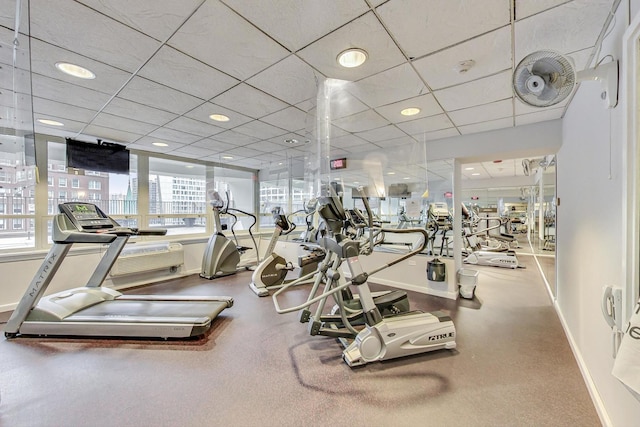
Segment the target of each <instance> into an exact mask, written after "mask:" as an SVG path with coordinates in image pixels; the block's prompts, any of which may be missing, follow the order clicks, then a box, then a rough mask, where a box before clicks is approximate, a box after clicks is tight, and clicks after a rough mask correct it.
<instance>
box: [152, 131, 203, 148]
mask: <svg viewBox="0 0 640 427" xmlns="http://www.w3.org/2000/svg"><path fill="white" fill-rule="evenodd" d="M148 136H150V137H152V138H158V139H163V140H165V141H171V142H179V143H180V144H191V143H192V142H196V141H199V140H201V139H202V137H201V136H199V135H193V134H190V133H186V132H182V131H178V130H174V129H169V128H167V127H161V128H158V129H156V130H154V131H153V132H151V133H149V135H148Z"/></svg>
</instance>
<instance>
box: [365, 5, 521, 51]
mask: <svg viewBox="0 0 640 427" xmlns="http://www.w3.org/2000/svg"><path fill="white" fill-rule="evenodd" d="M509 3H510V2H509V0H483V1H481V2H476V1H468V0H430V1H424V0H390V1H389V2H387V3H385V4H383V5H382V6H380V7H378V8H377V9H376V10H377V11H378V13H379V14H380V16H381V17H382V20H383V22H384V24H385V26H386V27H387V28H388V29H389V30H390V31H391V34H393V36H394V38H395V39H396V40H397V41H398V43H399V44H400V47H401V48H402V49H403V50H404V51H405V52H406V54H407V56H409V57H410V58H411V57H414V58H417V57H420V56H422V55H425V54H428V53H431V52H434V51H436V50H439V49H442V48H444V47H447V46H452V45H454V44H456V43H459V42H462V41H464V40H467V39H470V38H472V37H475V36H478V35H480V34H483V33H485V32H488V31H492V30H495V29H497V28H499V27H502V26H505V25H508V24H509V22H510V10H511V8H510V6H509Z"/></svg>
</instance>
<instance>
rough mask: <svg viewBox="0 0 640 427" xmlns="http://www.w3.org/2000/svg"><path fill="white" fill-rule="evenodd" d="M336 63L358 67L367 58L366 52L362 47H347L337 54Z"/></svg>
mask: <svg viewBox="0 0 640 427" xmlns="http://www.w3.org/2000/svg"><path fill="white" fill-rule="evenodd" d="M337 59H338V64H340V65H342V66H343V67H345V68H354V67H359V66H360V65H362V64H364V62H365V61H366V60H367V52H365V51H364V50H362V49H347V50H345V51H342V52H340V54H339V55H338V58H337Z"/></svg>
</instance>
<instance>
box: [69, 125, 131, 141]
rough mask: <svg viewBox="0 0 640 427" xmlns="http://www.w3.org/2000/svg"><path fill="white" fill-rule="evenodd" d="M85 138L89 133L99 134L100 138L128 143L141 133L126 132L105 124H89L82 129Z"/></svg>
mask: <svg viewBox="0 0 640 427" xmlns="http://www.w3.org/2000/svg"><path fill="white" fill-rule="evenodd" d="M82 133H83V134H84V135H85V138H87V139H90V137H89V135H100V136H101V137H102V138H104V139H106V140H109V141H113V142H123V143H130V142H134V141H136V140H138V139H139V138H141V137H142V135H140V134H137V133H131V132H126V131H124V130H121V129H113V128H109V127H105V126H96V125H89V126H87V127H86V128H84V129H83V130H82Z"/></svg>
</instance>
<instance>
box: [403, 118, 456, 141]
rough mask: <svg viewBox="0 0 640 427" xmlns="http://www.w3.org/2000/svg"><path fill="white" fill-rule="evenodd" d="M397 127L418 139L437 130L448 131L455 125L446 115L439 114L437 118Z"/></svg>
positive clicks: (405, 123) (414, 121)
mask: <svg viewBox="0 0 640 427" xmlns="http://www.w3.org/2000/svg"><path fill="white" fill-rule="evenodd" d="M397 126H398V127H399V128H400V129H402V130H403V131H405V132H406V133H407V134H409V135H411V136H414V137H416V139H418V140H420V139H419V138H417V136H419V135H421V134H422V133H424V132H433V131H436V130H441V129H447V128H450V127H453V123H451V120H449V118H448V117H447V115H446V114H438V115H437V116H431V117H425V118H422V119H418V120H412V121H410V122H404V123H398V124H397Z"/></svg>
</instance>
